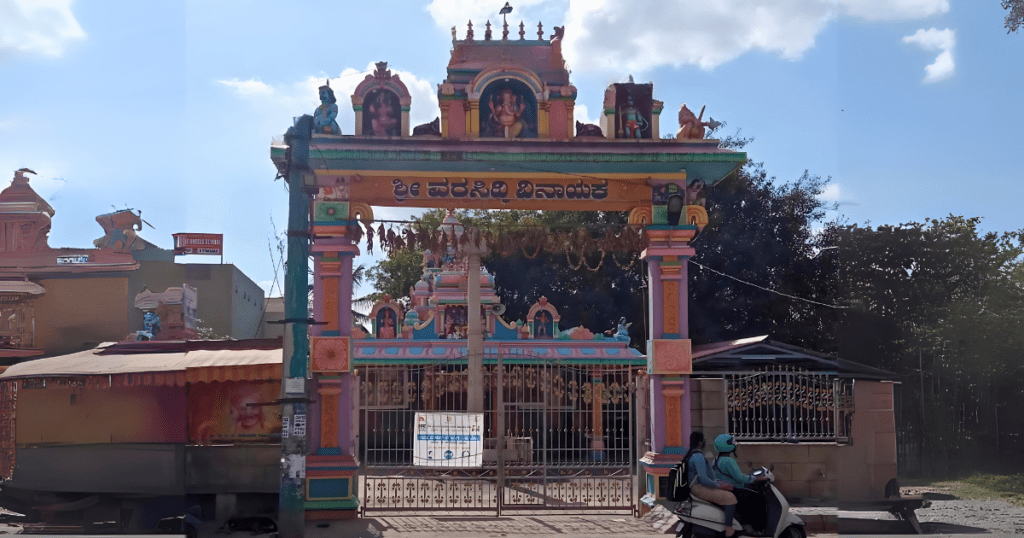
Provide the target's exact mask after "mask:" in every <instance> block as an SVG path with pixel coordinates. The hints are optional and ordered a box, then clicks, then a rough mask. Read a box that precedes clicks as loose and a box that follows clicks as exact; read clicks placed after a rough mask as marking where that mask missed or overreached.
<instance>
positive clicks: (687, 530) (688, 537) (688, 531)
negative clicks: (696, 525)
mask: <svg viewBox="0 0 1024 538" xmlns="http://www.w3.org/2000/svg"><path fill="white" fill-rule="evenodd" d="M676 538H693V524H692V523H684V524H683V528H681V529H679V532H677V533H676Z"/></svg>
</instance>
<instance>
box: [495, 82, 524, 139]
mask: <svg viewBox="0 0 1024 538" xmlns="http://www.w3.org/2000/svg"><path fill="white" fill-rule="evenodd" d="M489 104H490V107H491V121H493V122H495V123H497V124H498V126H500V127H501V129H502V130H503V131H504V134H505V138H519V134H520V133H522V132H523V127H524V126H525V125H526V122H524V121H523V112H524V111H525V110H526V103H523V102H522V101H521V100H520V99H519V98H518V97H517V96H516V94H515V93H513V92H512V90H510V89H508V88H505V89H504V90H501V92H500V93H498V95H497V96H496V97H495V98H494V99H491V102H490V103H489Z"/></svg>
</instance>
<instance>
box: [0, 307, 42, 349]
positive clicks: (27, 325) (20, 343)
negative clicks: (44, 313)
mask: <svg viewBox="0 0 1024 538" xmlns="http://www.w3.org/2000/svg"><path fill="white" fill-rule="evenodd" d="M34 326H35V315H34V312H33V309H32V305H31V304H30V303H11V304H0V348H6V349H12V348H29V347H32V346H33V345H34V339H35V330H34V328H35V327H34Z"/></svg>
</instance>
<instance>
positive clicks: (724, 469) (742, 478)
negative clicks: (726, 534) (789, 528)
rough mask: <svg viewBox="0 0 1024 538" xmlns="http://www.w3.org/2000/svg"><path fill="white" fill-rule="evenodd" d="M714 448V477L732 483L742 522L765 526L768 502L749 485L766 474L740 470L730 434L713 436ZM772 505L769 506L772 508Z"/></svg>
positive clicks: (760, 526) (758, 527) (759, 526)
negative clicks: (745, 472)
mask: <svg viewBox="0 0 1024 538" xmlns="http://www.w3.org/2000/svg"><path fill="white" fill-rule="evenodd" d="M715 450H717V451H718V457H717V458H715V461H714V463H713V464H712V466H711V467H712V469H713V470H714V473H715V478H717V479H718V480H722V481H725V482H728V483H729V484H732V486H733V490H732V492H733V495H735V496H736V500H737V504H736V511H737V512H738V516H739V519H740V521H741V522H742V523H746V524H749V525H750V526H752V527H754V528H756V529H758V530H760V529H764V528H765V527H766V526H767V522H768V521H772V519H771V517H769V518H768V519H767V520H766V519H765V515H766V514H765V506H766V505H767V504H768V503H767V500H766V497H765V496H764V495H762V494H761V493H758V492H757V491H754V490H753V489H750V486H751V485H752V484H754V483H755V482H761V481H764V480H767V479H768V478H767V477H766V476H753V475H749V474H744V473H743V472H742V471H740V466H739V463H737V462H736V457H735V456H736V441H735V439H733V436H732V435H729V434H727V433H723V434H722V435H719V436H718V437H716V438H715ZM773 509H774V507H771V506H770V507H769V510H771V511H774V510H773Z"/></svg>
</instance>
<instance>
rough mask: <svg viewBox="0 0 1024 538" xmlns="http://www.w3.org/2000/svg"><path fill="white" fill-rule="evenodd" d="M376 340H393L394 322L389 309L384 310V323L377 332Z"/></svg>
mask: <svg viewBox="0 0 1024 538" xmlns="http://www.w3.org/2000/svg"><path fill="white" fill-rule="evenodd" d="M378 333H379V336H378V338H395V320H394V318H392V317H391V309H389V308H385V309H384V323H383V326H382V327H381V328H380V330H379V331H378Z"/></svg>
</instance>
